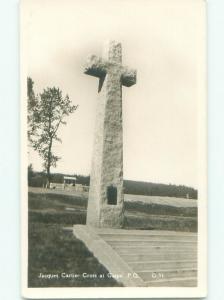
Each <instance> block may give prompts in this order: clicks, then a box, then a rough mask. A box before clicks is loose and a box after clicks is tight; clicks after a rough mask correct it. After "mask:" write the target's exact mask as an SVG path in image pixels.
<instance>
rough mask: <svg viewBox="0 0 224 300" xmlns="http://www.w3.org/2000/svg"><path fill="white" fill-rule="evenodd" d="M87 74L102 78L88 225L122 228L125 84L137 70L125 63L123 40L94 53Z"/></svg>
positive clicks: (130, 83)
mask: <svg viewBox="0 0 224 300" xmlns="http://www.w3.org/2000/svg"><path fill="white" fill-rule="evenodd" d="M84 73H85V74H87V75H92V76H95V77H98V78H99V87H98V99H97V112H96V124H95V137H94V148H93V158H92V167H91V174H90V191H89V200H88V209H87V225H91V226H94V227H108V228H121V227H122V226H123V223H124V195H123V134H122V85H124V86H127V87H129V86H131V85H133V84H135V83H136V70H133V69H129V68H127V67H125V66H122V50H121V43H117V42H115V41H110V42H108V43H107V44H106V46H105V49H104V53H103V57H102V58H100V57H97V56H95V55H92V56H90V57H89V58H88V60H87V63H86V65H85V71H84Z"/></svg>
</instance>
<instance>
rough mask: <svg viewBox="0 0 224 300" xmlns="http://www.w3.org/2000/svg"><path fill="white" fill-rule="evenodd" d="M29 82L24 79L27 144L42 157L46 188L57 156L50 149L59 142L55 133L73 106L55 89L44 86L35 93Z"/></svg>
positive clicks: (74, 108) (73, 109) (75, 107)
mask: <svg viewBox="0 0 224 300" xmlns="http://www.w3.org/2000/svg"><path fill="white" fill-rule="evenodd" d="M33 85H34V83H33V81H32V79H31V78H28V79H27V97H28V139H29V142H30V144H31V146H32V147H33V148H34V150H35V151H37V152H38V153H39V155H40V157H41V158H42V160H43V167H44V171H45V172H46V175H47V187H49V186H50V179H51V178H50V177H51V174H50V169H51V167H52V166H53V167H56V164H57V161H58V160H59V159H60V157H58V156H56V155H55V154H53V152H52V146H53V144H54V142H62V141H61V139H60V138H59V137H58V135H57V132H58V129H59V127H60V125H61V124H63V125H65V124H66V122H65V121H64V119H65V117H66V116H68V115H70V114H71V113H73V112H74V111H75V110H76V109H77V107H78V106H77V105H76V106H75V105H72V104H71V100H70V99H69V96H68V95H66V96H65V97H63V95H62V91H61V90H60V89H59V88H55V87H53V88H49V87H48V88H46V89H44V90H43V92H42V93H40V94H39V95H35V93H34V90H33Z"/></svg>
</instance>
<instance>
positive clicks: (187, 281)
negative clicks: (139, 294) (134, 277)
mask: <svg viewBox="0 0 224 300" xmlns="http://www.w3.org/2000/svg"><path fill="white" fill-rule="evenodd" d="M146 284H147V286H149V287H196V286H197V277H191V278H170V279H165V280H156V281H148V282H146Z"/></svg>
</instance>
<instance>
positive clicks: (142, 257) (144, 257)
mask: <svg viewBox="0 0 224 300" xmlns="http://www.w3.org/2000/svg"><path fill="white" fill-rule="evenodd" d="M118 254H119V255H120V256H121V257H122V258H123V259H124V260H125V261H126V262H128V263H129V262H134V261H155V260H156V261H158V260H167V261H176V260H189V259H192V260H196V258H197V256H196V255H195V254H193V253H178V254H177V253H162V254H139V253H133V254H121V253H119V252H118Z"/></svg>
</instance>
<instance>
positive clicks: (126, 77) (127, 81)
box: [121, 67, 137, 87]
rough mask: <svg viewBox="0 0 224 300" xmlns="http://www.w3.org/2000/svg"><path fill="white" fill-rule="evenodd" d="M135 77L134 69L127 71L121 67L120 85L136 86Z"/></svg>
mask: <svg viewBox="0 0 224 300" xmlns="http://www.w3.org/2000/svg"><path fill="white" fill-rule="evenodd" d="M136 76H137V71H136V70H135V69H129V68H127V67H123V70H122V75H121V83H122V85H124V86H127V87H129V86H132V85H133V84H136Z"/></svg>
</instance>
